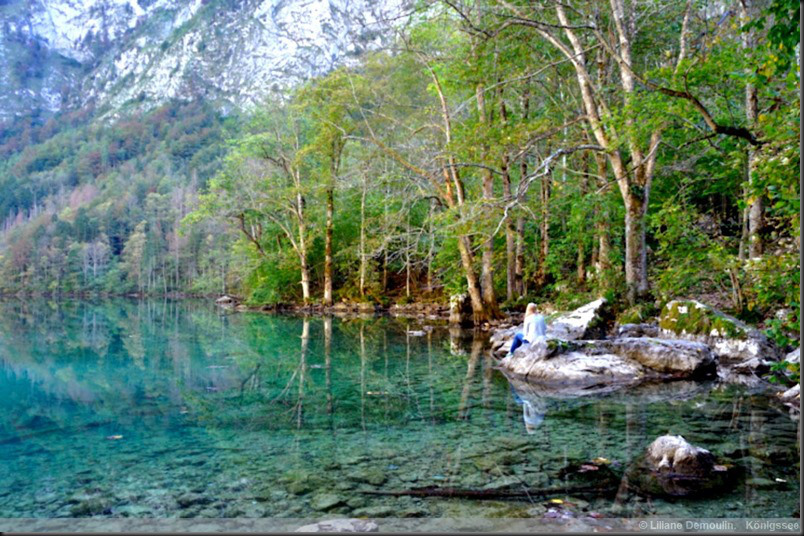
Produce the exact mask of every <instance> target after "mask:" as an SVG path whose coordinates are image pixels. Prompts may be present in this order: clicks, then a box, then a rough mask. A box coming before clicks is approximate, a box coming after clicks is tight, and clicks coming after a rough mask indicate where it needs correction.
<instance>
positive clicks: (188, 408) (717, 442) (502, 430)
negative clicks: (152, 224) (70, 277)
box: [0, 300, 800, 518]
mask: <svg viewBox="0 0 804 536" xmlns="http://www.w3.org/2000/svg"><path fill="white" fill-rule="evenodd" d="M423 327H424V324H422V323H421V322H418V321H414V320H411V321H404V320H392V319H387V318H380V319H371V318H370V319H353V320H340V319H338V318H334V319H332V318H330V319H324V318H320V317H314V318H301V317H292V316H275V315H273V316H272V315H262V314H256V313H235V314H227V313H226V312H225V311H222V310H220V309H218V308H216V307H214V306H212V305H210V304H207V303H204V302H198V301H139V302H138V301H122V300H121V301H103V302H97V303H90V302H84V301H60V302H52V301H30V302H25V301H18V300H6V301H2V302H0V459H2V460H3V463H2V464H0V517H5V518H25V517H42V518H52V517H85V516H101V517H144V518H148V517H202V518H203V517H294V518H296V517H309V516H321V515H328V516H342V515H348V516H356V517H360V516H367V517H385V516H388V517H417V516H421V517H431V516H432V517H439V516H440V517H461V516H471V517H478V516H480V517H543V516H550V515H555V512H556V509H559V510H562V511H563V512H564V513H566V514H567V515H579V516H580V515H590V514H593V513H594V514H595V515H596V514H600V515H602V516H626V517H631V516H644V515H658V516H668V515H672V516H709V517H790V516H792V515H794V513H797V512H798V508H799V507H798V503H799V485H800V484H799V482H800V465H799V435H798V422H797V421H796V420H794V416H791V415H790V414H789V411H788V409H787V408H786V407H784V406H782V405H780V404H778V403H777V402H775V401H774V400H773V399H771V398H770V397H769V396H768V393H767V392H763V391H759V392H751V391H749V390H747V389H745V388H742V387H738V386H719V385H715V384H712V383H709V384H703V383H698V384H695V383H683V382H681V383H671V384H663V385H658V386H645V387H643V388H640V389H632V390H630V391H628V392H620V393H614V394H610V395H608V396H604V397H600V398H593V397H585V398H580V399H579V398H570V399H560V398H555V397H546V396H542V395H541V394H540V393H538V392H537V391H534V390H529V389H526V388H523V387H522V386H517V389H514V388H513V387H512V385H510V384H509V382H508V380H507V379H506V378H505V377H504V376H503V375H502V374H500V373H499V372H498V371H497V370H495V369H493V361H492V359H491V357H490V356H489V354H488V352H487V351H486V348H485V342H486V341H485V340H484V338H483V337H481V336H473V335H472V334H471V333H463V334H452V336H451V335H450V333H448V332H447V331H446V330H445V329H443V328H438V327H436V328H435V329H433V330H432V331H428V332H427V334H426V335H424V336H415V335H411V334H409V333H408V330H420V329H422V328H423ZM458 335H460V336H458ZM668 432H670V433H680V434H682V435H684V436H685V437H686V438H687V439H688V440H689V441H691V442H693V443H695V444H697V445H699V446H702V447H705V448H708V449H709V450H711V451H712V452H713V453H715V454H716V455H717V456H718V457H719V458H720V460H721V462H722V463H726V464H730V465H733V466H734V467H735V468H736V469H738V470H739V472H740V475H741V476H740V478H739V479H737V480H736V481H734V482H732V483H731V484H730V486H729V488H728V489H725V490H724V491H723V492H722V493H720V494H717V495H710V496H706V497H700V498H694V499H693V498H675V499H670V498H662V497H648V496H644V495H642V494H641V493H640V492H639V490H631V491H628V492H622V490H621V491H620V493H616V491H617V489H614V490H613V491H611V492H582V491H575V490H574V489H572V486H571V485H570V482H569V481H568V480H567V478H565V476H564V472H562V469H563V468H565V467H567V466H573V464H575V465H576V466H577V464H579V463H582V462H584V461H588V460H592V459H594V458H598V457H602V458H606V459H607V460H608V461H609V462H610V465H609V466H610V468H611V470H612V473H613V474H614V475H616V476H618V477H619V475H621V474H622V473H623V472H624V471H625V469H626V468H627V467H628V466H629V465H630V464H631V463H632V461H633V460H634V459H635V458H636V457H637V456H638V455H639V453H640V452H641V451H642V450H643V449H644V448H645V447H646V446H647V445H648V444H649V443H650V442H651V441H652V440H653V439H655V438H656V437H657V436H658V435H661V434H664V433H668ZM426 486H437V487H442V488H462V489H467V488H468V489H475V490H477V489H485V490H489V493H492V494H493V493H498V492H503V491H505V490H509V491H510V490H521V489H522V488H523V486H526V487H527V488H529V489H550V490H553V491H551V492H550V493H547V494H545V495H541V496H531V497H527V496H520V497H516V498H513V499H507V500H503V499H502V498H493V499H492V500H482V501H479V500H473V499H466V498H444V497H411V496H387V495H376V494H374V493H373V492H377V491H399V490H407V489H411V488H419V487H426ZM562 487H563V489H564V490H565V491H564V492H562V491H556V490H560V489H561V488H562ZM551 498H552V499H555V498H558V499H561V500H562V501H564V502H563V504H562V505H561V506H556V505H555V504H554V503H549V502H547V501H548V500H549V499H551Z"/></svg>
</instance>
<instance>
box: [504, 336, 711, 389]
mask: <svg viewBox="0 0 804 536" xmlns="http://www.w3.org/2000/svg"><path fill="white" fill-rule="evenodd" d="M499 366H500V368H502V369H503V370H505V371H507V372H509V373H511V374H513V375H515V376H517V377H519V379H522V380H525V381H527V382H532V383H538V384H540V385H546V386H550V387H552V390H557V389H560V390H566V391H572V390H577V389H582V390H587V389H589V388H592V387H594V388H595V390H597V389H598V388H600V387H604V386H605V387H606V390H612V388H619V387H622V386H625V385H634V384H636V383H640V382H642V381H645V380H649V379H671V378H672V379H680V378H706V377H714V375H715V374H716V372H717V361H716V360H715V358H714V356H713V355H712V352H711V350H710V349H709V348H708V347H707V346H706V345H704V344H701V343H696V342H690V341H677V340H665V339H653V338H623V339H613V340H597V341H564V340H561V339H545V340H540V341H535V342H534V343H532V344H529V345H526V346H523V347H522V348H520V349H518V350H517V351H516V352H515V353H514V354H513V355H511V356H508V357H505V358H504V359H503V360H502V361H501V362H500V365H499Z"/></svg>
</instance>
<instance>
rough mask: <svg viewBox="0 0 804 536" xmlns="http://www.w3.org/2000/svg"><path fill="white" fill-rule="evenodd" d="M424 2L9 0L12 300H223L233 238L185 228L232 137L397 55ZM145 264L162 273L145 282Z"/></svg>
mask: <svg viewBox="0 0 804 536" xmlns="http://www.w3.org/2000/svg"><path fill="white" fill-rule="evenodd" d="M411 3H412V2H411V0H0V32H1V33H0V294H3V293H5V292H17V291H25V292H28V291H33V292H54V293H60V292H83V291H88V290H90V291H99V290H102V291H105V292H112V293H119V292H123V291H126V290H127V289H130V288H133V287H132V285H133V283H131V282H132V281H134V280H135V279H136V280H137V281H138V282H140V283H141V282H142V277H145V279H146V280H148V281H150V282H153V281H155V280H156V279H155V277H156V276H155V274H157V273H159V274H160V275H159V278H160V279H159V280H160V281H162V286H163V288H164V289H167V288H168V286H170V287H171V288H173V289H175V290H188V289H189V290H192V291H199V292H208V291H210V290H212V289H215V290H217V289H219V288H220V285H221V281H222V279H223V278H224V276H223V275H221V274H225V273H226V272H227V270H228V269H227V268H226V267H225V266H224V265H221V264H220V260H219V259H222V258H225V257H226V256H225V255H221V254H219V253H220V252H221V251H223V250H225V249H227V248H229V247H230V245H231V241H232V240H231V237H229V236H227V235H226V233H225V232H224V231H226V229H220V228H213V227H210V225H212V224H210V225H206V224H205V225H199V226H195V227H193V228H192V229H191V230H190V231H188V234H186V235H182V230H181V229H182V225H181V219H182V218H183V217H184V216H185V215H186V214H187V213H188V212H189V211H190V210H192V207H194V206H196V205H197V202H198V196H199V194H200V193H201V192H202V191H203V188H204V186H205V184H206V182H207V180H208V179H209V178H210V177H212V176H213V175H214V174H215V173H216V172H217V170H218V169H219V167H220V162H221V158H222V157H223V155H224V154H225V153H226V151H227V147H228V145H227V143H226V140H227V139H230V138H232V137H234V136H236V135H237V132H238V131H239V130H240V129H241V128H242V126H243V125H244V124H245V123H246V121H245V120H246V116H247V115H248V112H249V110H251V109H252V108H253V107H254V106H255V105H256V104H258V103H259V102H261V100H263V99H264V98H265V97H266V96H268V95H269V94H271V93H274V92H277V91H281V90H284V89H287V88H289V87H292V86H294V85H296V84H298V83H299V82H301V81H303V80H305V79H309V78H310V77H314V76H316V75H321V74H324V73H326V72H328V71H330V70H331V69H333V68H334V67H336V66H338V65H342V64H349V63H352V62H356V61H358V59H359V57H360V56H361V53H362V52H364V51H367V50H373V49H376V48H378V47H382V46H383V45H384V44H386V43H390V42H392V41H393V40H394V39H395V31H394V28H395V27H397V26H398V25H400V24H403V23H404V22H405V21H406V20H407V16H406V13H407V12H409V11H410V5H409V4H411ZM137 244H140V245H141V246H142V247H141V248H140V249H141V250H142V251H140V249H137V248H138V247H140V246H138V245H137ZM142 248H144V249H142ZM137 251H140V253H143V254H146V257H147V258H151V257H149V255H151V253H154V252H159V254H158V256H159V258H160V259H162V260H161V261H160V263H155V262H156V261H154V262H151V261H149V262H151V264H148V266H147V267H146V269H145V270H144V271H143V272H142V273H141V272H139V271H137V274H138V275H137V276H136V278H135V276H134V275H132V274H133V272H132V273H129V272H127V271H126V270H127V269H126V267H127V266H130V265H131V263H130V262H129V261H130V259H131V255H134V253H133V252H137ZM126 252H128V253H126ZM148 252H151V253H148ZM168 252H172V253H171V255H172V256H171V258H170V261H168V260H167V257H166V255H167V253H168ZM146 257H143V258H146ZM153 258H157V257H153ZM126 259H129V261H127V260H126ZM168 262H169V263H171V264H170V266H173V268H168V266H169V265H168ZM226 262H228V261H226ZM90 267H91V270H90ZM151 286H152V285H151V284H149V288H150V287H151Z"/></svg>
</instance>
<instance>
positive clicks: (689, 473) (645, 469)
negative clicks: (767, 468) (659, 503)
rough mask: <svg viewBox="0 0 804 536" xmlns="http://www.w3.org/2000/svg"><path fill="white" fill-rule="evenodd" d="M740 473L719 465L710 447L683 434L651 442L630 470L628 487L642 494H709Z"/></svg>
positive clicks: (678, 495) (682, 495) (730, 481)
mask: <svg viewBox="0 0 804 536" xmlns="http://www.w3.org/2000/svg"><path fill="white" fill-rule="evenodd" d="M735 476H736V472H735V471H734V470H730V469H728V467H727V466H725V465H718V464H717V463H716V460H715V457H714V456H713V455H712V453H711V452H709V451H708V450H706V449H704V448H701V447H697V446H695V445H692V444H690V443H689V442H687V441H686V440H685V439H684V438H683V437H681V436H679V435H675V436H674V435H664V436H661V437H658V438H657V439H656V440H654V441H653V443H651V444H650V445H649V446H648V448H647V449H645V452H644V453H643V454H642V455H641V456H640V457H638V458H637V460H636V461H635V462H634V464H633V465H632V466H631V467H630V468H629V469H628V471H627V472H626V478H627V481H628V486H629V487H630V488H633V489H636V490H638V491H639V492H640V493H642V494H648V495H654V496H662V495H669V496H674V497H684V496H689V495H706V496H709V495H711V494H712V493H715V492H717V491H719V490H721V489H724V488H726V487H728V486H729V485H730V484H732V483H733V481H734V477H735Z"/></svg>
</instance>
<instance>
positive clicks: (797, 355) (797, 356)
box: [784, 348, 801, 363]
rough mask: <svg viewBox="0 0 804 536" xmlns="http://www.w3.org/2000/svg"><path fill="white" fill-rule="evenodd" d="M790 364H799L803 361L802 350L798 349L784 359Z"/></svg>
mask: <svg viewBox="0 0 804 536" xmlns="http://www.w3.org/2000/svg"><path fill="white" fill-rule="evenodd" d="M784 360H785V361H787V362H788V363H799V362H800V360H801V348H796V349H795V350H793V351H792V352H790V353H789V354H787V355H786V356H785V358H784Z"/></svg>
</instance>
